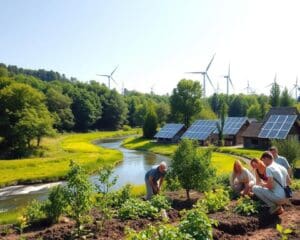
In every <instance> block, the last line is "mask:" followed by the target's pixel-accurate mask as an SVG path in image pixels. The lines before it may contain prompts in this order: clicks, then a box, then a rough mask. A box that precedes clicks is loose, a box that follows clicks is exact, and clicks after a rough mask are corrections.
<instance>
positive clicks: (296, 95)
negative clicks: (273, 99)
mask: <svg viewBox="0 0 300 240" xmlns="http://www.w3.org/2000/svg"><path fill="white" fill-rule="evenodd" d="M293 90H295V98H296V100H298V91H300V85H299V84H298V76H297V77H296V83H295V84H294V85H293V88H292V89H291V91H290V93H291V92H292V91H293Z"/></svg>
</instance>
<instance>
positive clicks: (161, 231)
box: [126, 225, 193, 240]
mask: <svg viewBox="0 0 300 240" xmlns="http://www.w3.org/2000/svg"><path fill="white" fill-rule="evenodd" d="M126 239H128V240H146V239H147V240H148V239H151V240H192V239H193V238H192V237H191V236H190V235H189V234H184V233H181V232H180V231H179V229H178V228H177V227H175V226H171V225H159V226H156V227H154V226H149V227H148V228H147V229H145V230H142V231H140V232H138V233H137V232H135V231H132V230H129V232H128V235H127V238H126Z"/></svg>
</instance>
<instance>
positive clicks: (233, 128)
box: [223, 117, 248, 135]
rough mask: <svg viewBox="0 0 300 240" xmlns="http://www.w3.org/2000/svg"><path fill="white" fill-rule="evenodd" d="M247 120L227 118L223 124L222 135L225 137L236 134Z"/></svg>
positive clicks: (245, 118) (243, 118)
mask: <svg viewBox="0 0 300 240" xmlns="http://www.w3.org/2000/svg"><path fill="white" fill-rule="evenodd" d="M247 119H248V118H247V117H227V118H226V120H225V123H224V130H223V133H224V134H225V135H235V134H237V133H238V131H239V130H240V129H241V127H242V126H243V125H244V124H245V122H246V121H247Z"/></svg>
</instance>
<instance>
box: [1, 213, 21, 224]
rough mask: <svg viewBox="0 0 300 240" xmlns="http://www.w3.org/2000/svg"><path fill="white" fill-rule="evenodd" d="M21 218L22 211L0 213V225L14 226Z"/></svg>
mask: <svg viewBox="0 0 300 240" xmlns="http://www.w3.org/2000/svg"><path fill="white" fill-rule="evenodd" d="M21 216H22V210H20V209H16V210H14V211H9V212H1V213H0V225H2V224H14V223H16V222H17V221H18V218H19V217H21Z"/></svg>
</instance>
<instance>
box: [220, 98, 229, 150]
mask: <svg viewBox="0 0 300 240" xmlns="http://www.w3.org/2000/svg"><path fill="white" fill-rule="evenodd" d="M227 109H228V107H227V105H226V103H225V102H222V103H221V105H220V121H218V122H217V129H218V145H219V146H224V125H225V118H226V116H227Z"/></svg>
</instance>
